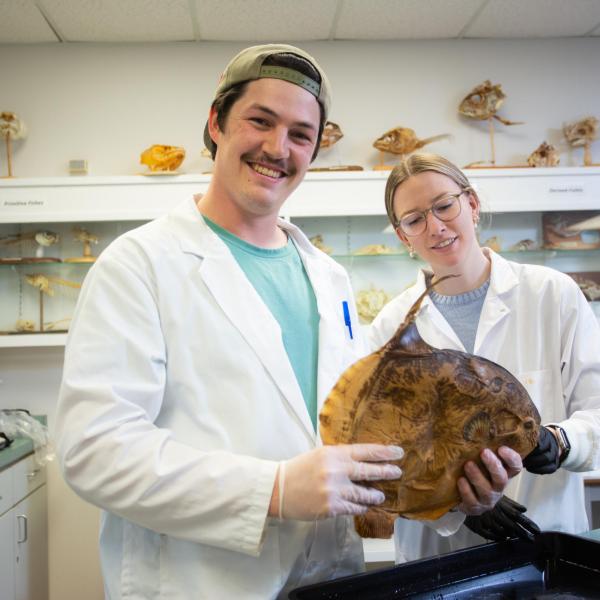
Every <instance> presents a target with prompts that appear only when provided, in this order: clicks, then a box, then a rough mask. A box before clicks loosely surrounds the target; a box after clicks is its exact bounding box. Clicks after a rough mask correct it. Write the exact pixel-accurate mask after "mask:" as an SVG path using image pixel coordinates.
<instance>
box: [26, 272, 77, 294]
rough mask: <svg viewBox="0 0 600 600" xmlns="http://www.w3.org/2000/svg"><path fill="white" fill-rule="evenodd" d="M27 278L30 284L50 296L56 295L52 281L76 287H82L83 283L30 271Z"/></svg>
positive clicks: (56, 283)
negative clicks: (51, 285)
mask: <svg viewBox="0 0 600 600" xmlns="http://www.w3.org/2000/svg"><path fill="white" fill-rule="evenodd" d="M25 280H26V281H27V283H28V284H29V285H32V286H33V287H36V288H38V290H40V292H43V293H44V294H48V296H54V290H53V289H52V288H51V287H50V284H51V283H53V284H55V285H64V286H67V287H71V288H76V289H79V288H80V287H81V284H80V283H77V282H75V281H67V280H66V279H61V278H60V277H52V276H47V275H42V274H41V273H29V274H28V275H25Z"/></svg>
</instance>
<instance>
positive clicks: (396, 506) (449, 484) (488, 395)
mask: <svg viewBox="0 0 600 600" xmlns="http://www.w3.org/2000/svg"><path fill="white" fill-rule="evenodd" d="M447 277H452V275H449V276H447ZM447 277H443V278H441V279H440V280H438V281H437V282H436V283H439V282H441V281H443V280H444V279H446V278H447ZM434 285H435V284H434ZM432 287H433V286H430V287H429V288H428V289H427V290H426V291H425V292H424V293H423V294H422V295H421V296H420V297H419V298H418V300H417V301H416V302H415V303H414V305H413V306H412V308H411V309H410V311H409V313H408V315H407V316H406V319H405V321H404V323H402V324H401V325H400V327H399V328H398V330H397V331H396V333H395V334H394V336H393V337H392V339H391V340H390V341H389V342H388V343H387V344H385V345H384V346H383V347H382V348H380V349H379V350H378V351H377V352H373V353H372V354H370V355H369V356H367V357H365V358H363V359H362V360H360V361H358V362H356V363H355V364H354V365H352V366H351V367H350V368H349V369H347V370H346V371H345V372H344V373H343V374H342V376H341V377H340V379H339V380H338V382H337V384H336V386H335V387H334V388H333V390H332V391H331V393H330V394H329V396H328V398H327V400H326V401H325V405H324V407H323V410H322V412H321V415H320V431H321V438H322V439H323V442H324V443H325V444H348V443H384V444H396V445H399V446H402V447H403V448H404V450H405V456H404V458H403V459H402V460H400V461H398V463H397V464H399V465H400V467H401V468H402V470H403V475H402V477H401V478H400V479H398V480H396V481H378V482H369V483H367V484H366V485H369V486H372V487H375V488H377V489H380V490H381V491H383V492H384V493H385V496H386V500H385V502H384V503H383V504H382V505H380V506H378V507H377V508H371V509H369V511H368V512H367V513H366V514H365V515H361V516H357V517H355V524H356V529H357V531H358V533H359V535H361V536H362V537H379V538H389V537H390V536H391V535H392V533H393V526H394V520H395V518H396V517H397V516H403V517H406V518H410V519H437V518H439V517H440V516H442V515H443V514H445V513H446V512H447V511H449V510H450V509H451V508H453V507H455V506H457V505H458V504H459V503H460V497H459V494H458V490H457V486H456V482H457V480H458V478H459V477H460V476H461V475H462V474H463V466H464V464H465V463H466V462H467V461H468V460H473V461H475V462H476V463H478V464H481V463H480V460H479V453H480V451H481V450H482V449H483V448H490V449H492V450H494V451H495V450H497V448H498V447H499V446H502V445H506V446H509V447H511V448H513V449H514V450H515V451H516V452H518V453H519V454H520V455H521V456H526V455H527V454H529V452H531V450H533V448H534V447H535V445H536V443H537V439H538V432H539V423H540V416H539V414H538V412H537V410H536V408H535V405H534V404H533V402H532V401H531V399H530V398H529V395H528V394H527V392H526V390H525V388H524V387H523V386H522V385H521V384H520V383H519V382H518V381H517V379H516V378H515V377H513V376H512V375H511V374H510V373H509V372H508V371H507V370H506V369H504V368H503V367H501V366H500V365H497V364H496V363H494V362H492V361H489V360H486V359H485V358H481V357H478V356H474V355H472V354H467V353H465V352H459V351H457V350H438V349H437V348H432V347H431V346H429V344H427V343H426V342H424V341H423V339H421V336H420V335H419V332H418V330H417V327H416V325H415V317H416V315H417V313H418V311H419V308H420V306H421V302H422V300H423V298H424V297H425V296H426V295H427V293H428V292H429V290H430V289H431V288H432Z"/></svg>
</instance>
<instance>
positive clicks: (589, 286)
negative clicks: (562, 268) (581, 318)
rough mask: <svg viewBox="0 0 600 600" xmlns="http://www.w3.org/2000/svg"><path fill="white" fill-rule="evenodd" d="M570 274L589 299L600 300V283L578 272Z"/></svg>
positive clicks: (592, 300)
mask: <svg viewBox="0 0 600 600" xmlns="http://www.w3.org/2000/svg"><path fill="white" fill-rule="evenodd" d="M570 275H571V277H572V278H573V279H574V280H575V283H577V285H578V286H579V289H580V290H581V291H582V292H583V295H584V296H585V297H586V299H587V300H588V301H590V302H595V301H596V300H600V283H598V282H597V281H594V280H593V279H589V278H587V277H585V276H584V275H580V274H578V273H571V274H570Z"/></svg>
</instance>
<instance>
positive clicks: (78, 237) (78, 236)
mask: <svg viewBox="0 0 600 600" xmlns="http://www.w3.org/2000/svg"><path fill="white" fill-rule="evenodd" d="M73 233H74V234H75V241H76V242H81V243H82V244H83V256H77V257H75V258H67V259H65V262H94V261H95V260H96V257H95V256H93V255H92V244H97V243H98V236H97V235H94V234H93V233H90V232H89V231H88V230H87V229H85V228H84V227H74V228H73Z"/></svg>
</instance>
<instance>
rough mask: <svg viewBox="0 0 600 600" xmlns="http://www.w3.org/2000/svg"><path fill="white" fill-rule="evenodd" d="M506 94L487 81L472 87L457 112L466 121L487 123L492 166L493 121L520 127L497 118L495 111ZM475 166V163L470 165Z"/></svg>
mask: <svg viewBox="0 0 600 600" xmlns="http://www.w3.org/2000/svg"><path fill="white" fill-rule="evenodd" d="M505 98H506V94H505V93H504V92H503V91H502V86H501V85H500V84H499V83H498V84H496V85H493V84H492V82H491V81H490V80H489V79H486V80H485V81H484V82H483V83H482V84H480V85H478V86H476V87H474V88H473V89H472V90H471V91H470V92H469V93H468V94H467V95H466V96H465V97H464V98H463V99H462V101H461V103H460V105H459V106H458V112H459V113H460V114H461V115H463V116H464V117H467V118H468V119H475V120H476V121H488V122H489V131H490V142H491V146H492V160H491V163H492V165H495V164H496V149H495V147H494V119H496V120H497V121H500V123H503V124H504V125H522V122H520V121H509V120H508V119H504V118H503V117H501V116H499V115H498V114H496V113H497V111H498V110H499V108H500V107H501V106H502V104H503V103H504V100H505ZM472 164H475V163H472Z"/></svg>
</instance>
